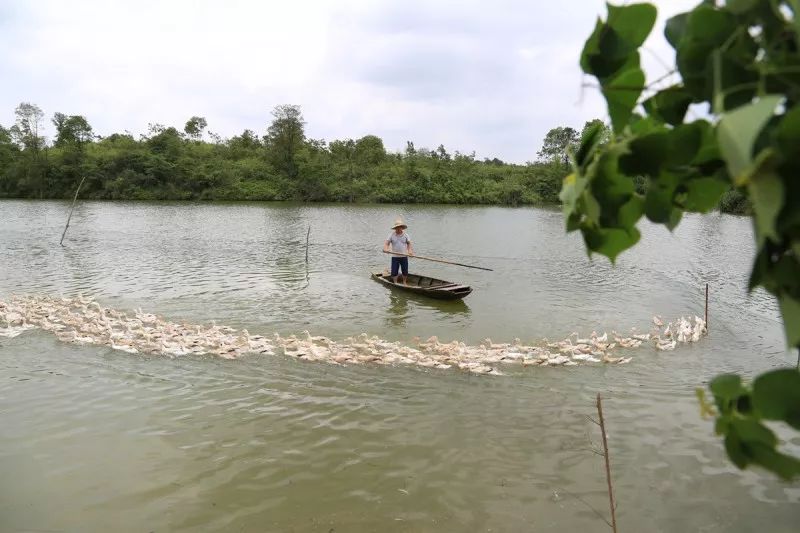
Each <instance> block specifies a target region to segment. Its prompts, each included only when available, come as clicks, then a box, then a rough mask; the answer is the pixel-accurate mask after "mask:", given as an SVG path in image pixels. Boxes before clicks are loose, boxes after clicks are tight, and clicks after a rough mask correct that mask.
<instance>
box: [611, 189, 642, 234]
mask: <svg viewBox="0 0 800 533" xmlns="http://www.w3.org/2000/svg"><path fill="white" fill-rule="evenodd" d="M642 214H644V199H643V198H642V197H641V196H639V195H638V194H634V195H632V196H631V198H630V200H628V201H627V202H626V203H624V204H623V205H622V206H621V207H620V208H619V211H618V212H617V220H618V222H619V225H620V226H622V227H623V228H631V227H633V226H634V225H635V224H636V222H638V220H639V219H640V218H642Z"/></svg>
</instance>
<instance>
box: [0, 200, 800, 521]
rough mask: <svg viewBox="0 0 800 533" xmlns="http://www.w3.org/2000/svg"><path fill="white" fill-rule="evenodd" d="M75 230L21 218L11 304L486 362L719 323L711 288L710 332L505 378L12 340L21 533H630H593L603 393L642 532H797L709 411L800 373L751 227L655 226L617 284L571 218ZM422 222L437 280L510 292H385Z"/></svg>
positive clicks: (248, 210)
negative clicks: (715, 427) (388, 269)
mask: <svg viewBox="0 0 800 533" xmlns="http://www.w3.org/2000/svg"><path fill="white" fill-rule="evenodd" d="M68 209H69V203H68V202H21V201H2V202H0V299H5V298H7V297H9V296H10V295H11V294H12V293H14V294H31V293H37V294H64V295H77V294H78V293H83V294H86V295H92V296H95V297H96V298H98V299H99V300H100V301H101V302H102V303H103V304H104V305H108V306H113V307H117V308H121V309H133V308H136V307H142V308H143V309H144V310H145V311H148V312H154V313H159V314H161V315H164V316H165V317H167V318H169V319H171V320H174V321H182V320H185V321H187V322H190V323H199V322H207V321H211V320H215V321H216V322H217V323H219V324H226V325H230V326H233V327H237V328H241V327H246V328H247V329H248V330H249V331H250V332H251V333H262V334H264V333H267V334H269V333H272V332H276V331H277V332H280V333H282V334H291V333H300V332H301V331H303V330H309V331H311V332H312V333H313V334H315V335H327V336H329V337H332V338H334V339H340V338H344V337H346V336H349V335H353V334H358V333H361V332H366V333H369V334H371V335H372V334H375V335H380V336H382V337H384V338H387V339H391V340H399V341H410V340H411V339H412V338H413V337H414V336H420V337H423V338H425V337H427V336H429V335H438V336H439V338H440V339H442V340H450V339H459V340H464V341H466V342H470V343H475V342H478V341H480V340H482V339H484V338H486V337H490V338H492V339H493V340H494V341H495V342H506V341H510V340H512V339H513V338H515V337H519V338H521V339H523V340H524V341H534V340H536V339H540V338H541V337H549V338H551V339H556V338H563V337H564V336H566V335H568V334H569V333H571V332H572V331H579V332H581V333H582V334H588V333H589V332H591V331H592V330H598V331H609V332H610V331H611V330H612V329H617V330H618V331H624V332H628V331H629V329H630V328H631V327H637V328H639V329H640V330H647V329H648V328H649V323H650V317H651V316H652V315H653V314H661V315H663V316H664V317H665V318H667V319H672V318H675V317H676V316H678V315H681V314H684V315H685V314H688V313H697V314H702V310H703V284H704V283H705V282H706V281H708V282H709V283H711V305H710V325H711V331H710V335H709V336H708V337H707V338H705V339H703V340H702V341H701V343H700V344H698V345H694V346H688V347H680V348H679V349H678V350H676V351H675V352H670V353H666V354H664V353H657V352H655V351H651V350H647V349H643V350H641V349H640V350H638V351H637V353H636V357H635V359H634V360H633V362H631V363H630V364H629V365H625V366H600V365H598V366H583V367H571V368H525V369H523V368H516V367H512V368H508V369H506V368H504V371H505V372H506V373H507V374H508V375H506V376H503V377H487V376H472V375H467V374H465V373H462V372H458V371H425V370H422V369H419V368H406V367H397V368H395V367H376V366H333V365H327V364H317V363H307V362H303V361H298V360H292V359H287V358H284V357H272V356H270V357H265V356H260V357H256V356H253V357H245V358H243V359H239V360H235V361H228V360H221V359H218V358H214V357H181V358H165V357H158V356H138V355H130V354H126V353H122V352H118V351H114V350H110V349H105V348H98V347H86V346H83V347H81V346H75V345H68V344H63V343H60V342H58V341H57V340H56V339H55V337H53V336H52V335H50V334H47V333H44V332H41V331H32V332H27V333H25V334H23V335H21V336H19V337H16V338H13V339H0V417H1V418H0V421H1V422H2V432H0V470H2V472H3V473H4V475H3V481H2V482H0V530H2V531H17V530H53V531H103V530H109V529H112V528H113V529H115V530H119V531H192V530H198V529H205V530H224V531H323V532H329V531H377V530H381V531H404V532H405V531H495V532H496V531H520V530H527V531H531V530H533V531H574V530H578V529H582V530H585V531H606V530H607V526H606V524H605V523H604V522H603V521H602V520H601V519H600V518H599V517H598V516H597V515H596V514H595V513H594V512H593V511H592V510H591V509H590V508H589V507H588V506H592V507H594V508H595V509H597V510H598V511H600V512H601V513H603V514H604V515H607V495H606V492H605V478H604V471H603V463H602V458H601V457H599V456H598V455H596V454H595V453H593V452H592V448H596V447H597V446H598V444H599V438H598V437H599V430H598V429H597V427H596V426H595V425H594V424H593V423H592V422H590V421H588V420H587V419H586V416H587V415H589V416H594V415H595V410H594V396H595V394H596V393H597V392H600V393H602V394H603V395H604V397H605V398H606V399H605V400H604V408H605V412H606V418H607V424H608V427H609V428H608V432H609V444H610V446H611V460H612V466H613V470H614V476H615V479H614V483H615V488H616V496H617V500H618V502H619V507H618V515H617V516H618V522H619V524H620V530H621V531H664V532H667V531H669V532H671V531H751V530H755V529H759V530H761V529H764V527H765V526H767V529H768V530H769V531H778V532H781V531H795V530H796V524H797V521H798V519H800V505H798V503H800V487H798V486H797V485H794V486H792V485H787V484H784V483H781V482H778V481H776V480H774V479H773V477H771V476H770V475H769V474H766V473H763V472H761V471H758V470H754V471H745V472H740V471H738V470H736V469H735V468H733V467H731V466H730V464H729V463H728V461H727V460H726V458H725V456H724V452H723V450H722V449H721V446H720V443H719V442H718V440H717V438H716V437H715V436H714V435H713V431H712V427H711V422H709V421H704V420H702V419H700V418H699V414H698V407H697V404H696V401H695V399H694V395H693V390H694V388H695V387H696V386H698V385H702V384H703V383H705V382H706V381H707V380H708V379H709V378H710V377H712V376H713V375H715V374H717V373H720V372H724V371H736V372H741V373H745V374H747V375H752V374H754V373H756V372H758V371H762V370H765V369H769V368H772V367H775V366H780V365H787V364H792V363H793V362H794V356H793V355H791V354H788V353H787V352H786V351H785V349H784V340H783V334H782V331H781V325H780V320H779V315H778V311H777V307H776V305H775V304H774V302H773V301H772V299H771V298H770V297H769V296H768V295H766V294H764V293H762V292H756V293H754V294H752V295H747V294H746V291H745V287H746V279H747V273H748V271H749V261H750V257H752V252H753V243H752V232H751V229H750V226H749V221H748V220H746V219H741V218H736V217H729V216H719V215H712V216H707V217H693V216H690V217H687V218H686V220H684V222H683V223H682V224H681V226H680V227H679V228H678V230H677V231H676V232H675V234H670V233H669V232H667V231H666V230H664V229H663V228H660V227H655V226H650V225H646V224H644V225H643V227H642V231H643V234H644V237H643V242H642V244H640V245H639V246H638V247H637V248H636V249H634V250H632V251H630V252H628V253H625V254H623V255H622V256H621V257H620V258H619V260H618V264H617V266H616V267H611V266H610V265H609V264H608V262H607V261H606V260H605V259H603V258H599V257H598V258H595V259H594V260H593V261H589V260H588V259H587V258H586V255H585V252H584V251H583V247H582V244H581V242H580V237H579V236H576V235H569V236H565V235H564V233H563V223H562V219H561V215H560V213H558V212H557V211H552V210H542V209H528V208H525V209H523V208H520V209H504V208H486V207H438V206H436V207H434V206H413V207H408V206H403V207H401V206H327V205H323V206H308V205H284V204H230V205H190V204H143V203H113V204H112V203H92V202H86V203H81V204H79V205H78V207H77V208H76V210H75V214H74V215H73V218H72V222H71V226H70V229H69V232H68V234H67V238H66V240H65V246H64V247H60V246H58V240H59V238H60V236H61V231H62V230H63V224H64V221H65V220H66V215H67V212H68ZM399 214H401V215H403V216H404V217H405V218H406V220H407V222H408V224H409V230H408V231H409V234H410V235H411V237H412V239H413V240H414V244H415V248H416V251H417V253H419V254H422V255H429V256H441V257H446V258H450V259H452V260H455V261H458V262H463V263H472V264H478V265H481V266H486V267H489V268H493V269H494V272H483V271H479V270H469V269H463V268H456V267H448V266H445V265H438V264H435V263H422V261H416V262H413V263H412V270H419V271H421V272H423V273H425V274H428V275H433V276H436V277H441V278H444V279H450V280H453V281H458V282H461V283H466V284H470V285H472V286H473V288H474V289H475V291H474V293H473V294H472V295H470V296H469V297H468V298H467V299H466V300H465V301H464V302H461V303H458V302H457V303H448V302H436V301H430V300H426V299H423V298H419V297H413V296H406V295H402V294H396V293H394V292H391V291H388V290H387V289H385V288H384V287H382V286H380V285H379V284H377V283H375V282H373V281H371V280H370V279H369V277H368V274H369V272H370V270H373V269H382V268H384V267H385V266H386V264H388V262H387V261H386V258H385V256H383V254H381V253H380V249H381V246H382V241H383V240H384V239H385V238H386V236H387V235H388V234H389V229H388V226H389V225H390V223H391V222H392V221H393V220H394V219H395V218H396V216H397V215H399ZM309 226H310V227H311V234H310V239H309V240H310V246H309V248H308V254H309V261H308V263H306V261H305V253H306V232H307V230H308V228H309ZM782 435H783V436H784V437H786V438H788V439H789V442H788V443H786V445H787V446H789V447H792V449H793V450H794V451H795V452H796V453H800V439H798V437H797V436H796V434H792V433H785V432H784V433H782ZM792 439H793V440H792Z"/></svg>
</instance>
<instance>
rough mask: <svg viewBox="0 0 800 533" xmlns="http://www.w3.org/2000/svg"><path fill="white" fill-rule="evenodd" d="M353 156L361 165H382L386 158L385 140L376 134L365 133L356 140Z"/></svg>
mask: <svg viewBox="0 0 800 533" xmlns="http://www.w3.org/2000/svg"><path fill="white" fill-rule="evenodd" d="M353 156H354V157H355V159H356V161H357V162H358V164H360V165H365V166H375V165H380V164H381V163H383V161H384V160H385V159H386V148H384V146H383V140H382V139H381V138H380V137H376V136H375V135H365V136H364V137H361V138H360V139H358V140H357V141H356V142H355V146H354V151H353Z"/></svg>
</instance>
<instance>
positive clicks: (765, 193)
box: [747, 172, 784, 242]
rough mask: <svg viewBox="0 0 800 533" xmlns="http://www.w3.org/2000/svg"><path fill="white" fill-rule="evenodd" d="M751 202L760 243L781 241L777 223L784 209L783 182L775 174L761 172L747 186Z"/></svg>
mask: <svg viewBox="0 0 800 533" xmlns="http://www.w3.org/2000/svg"><path fill="white" fill-rule="evenodd" d="M747 190H748V192H749V193H750V201H751V203H752V204H753V212H754V215H755V217H754V218H755V223H756V230H757V232H758V234H757V235H758V240H759V242H763V239H765V238H766V239H771V240H773V241H774V242H778V241H780V238H781V237H780V235H778V232H777V231H776V230H775V222H776V221H777V219H778V214H780V212H781V208H782V207H783V193H784V190H783V182H782V181H781V178H780V176H778V175H777V174H775V173H774V172H760V173H758V174H756V175H754V176H752V177H751V178H750V181H749V183H748V184H747Z"/></svg>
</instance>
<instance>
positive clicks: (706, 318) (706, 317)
mask: <svg viewBox="0 0 800 533" xmlns="http://www.w3.org/2000/svg"><path fill="white" fill-rule="evenodd" d="M705 321H706V331H708V283H706V314H705Z"/></svg>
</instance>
